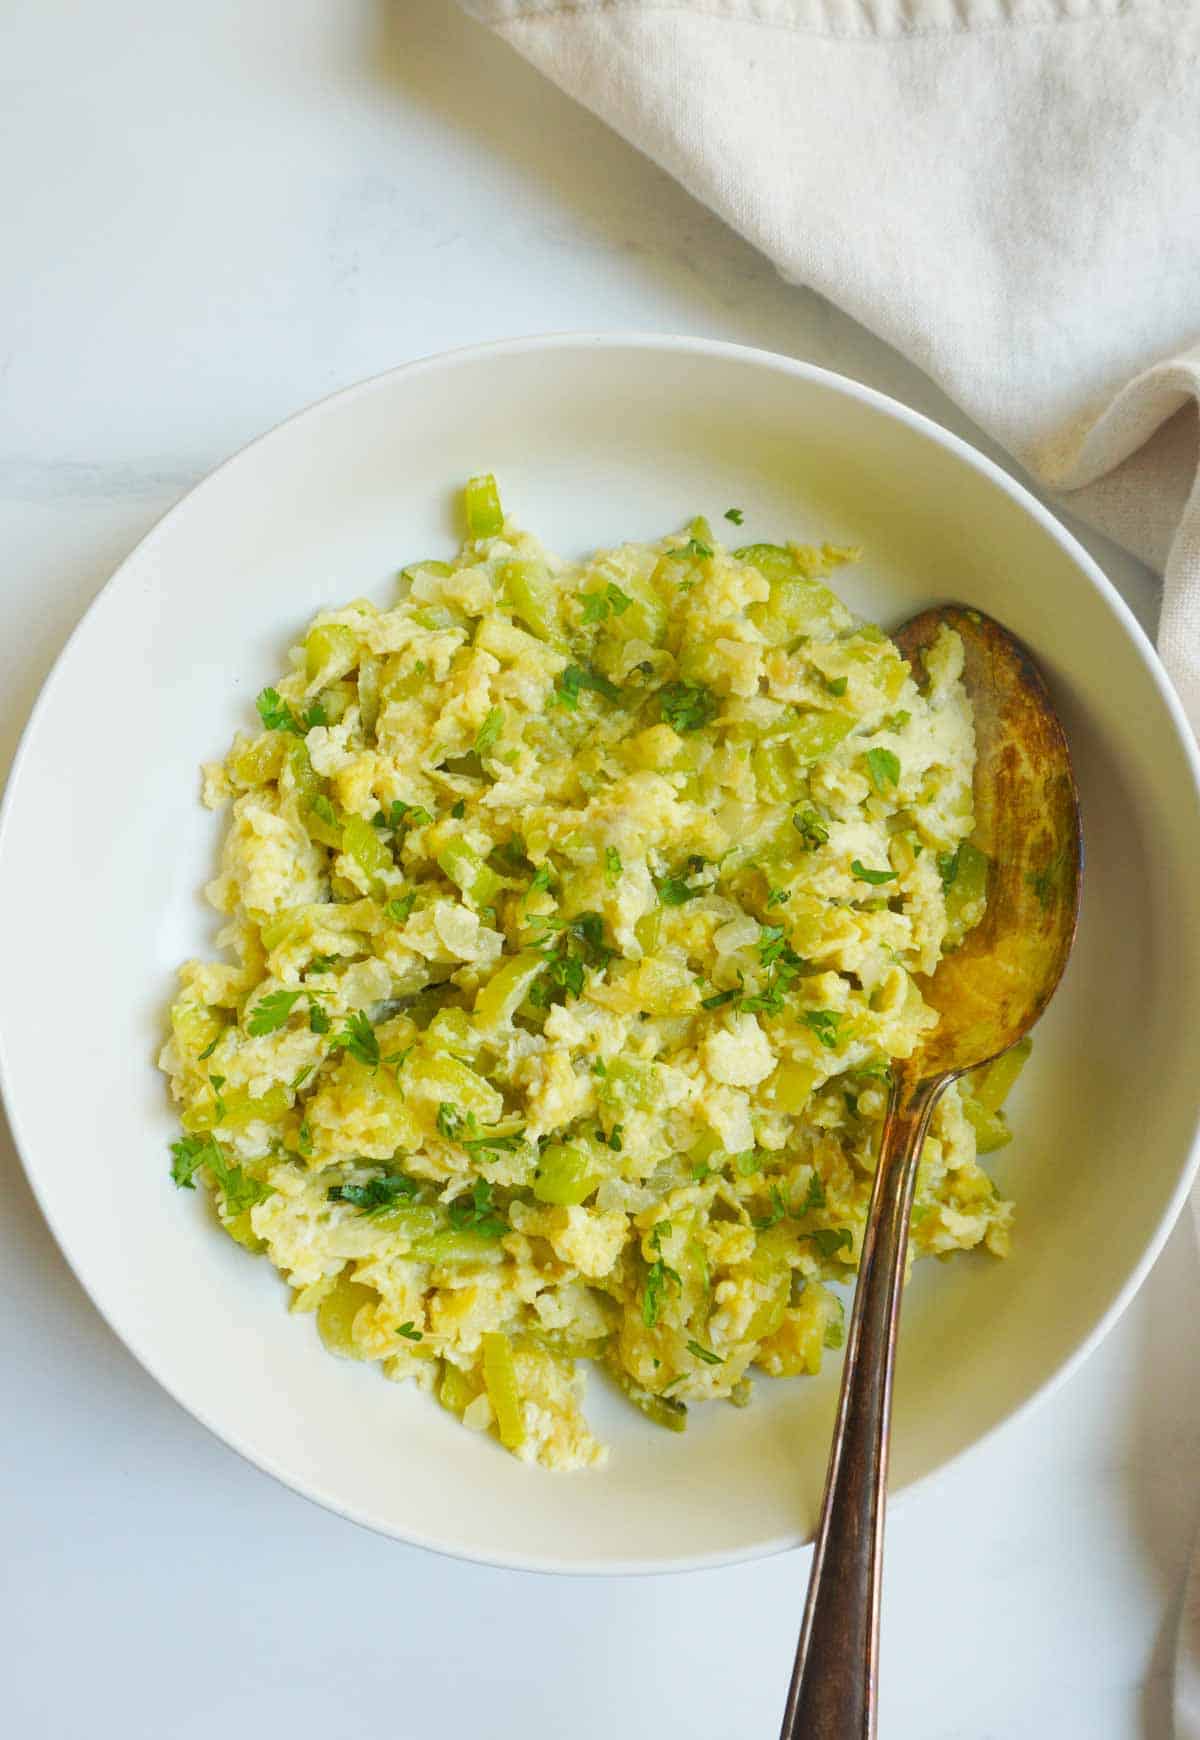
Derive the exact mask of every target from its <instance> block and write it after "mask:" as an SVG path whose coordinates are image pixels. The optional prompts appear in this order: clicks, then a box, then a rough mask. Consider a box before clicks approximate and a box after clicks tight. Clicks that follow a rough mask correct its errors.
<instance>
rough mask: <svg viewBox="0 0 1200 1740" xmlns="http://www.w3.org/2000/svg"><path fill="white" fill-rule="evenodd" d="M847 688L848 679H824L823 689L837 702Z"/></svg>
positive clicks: (848, 684)
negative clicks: (834, 697)
mask: <svg viewBox="0 0 1200 1740" xmlns="http://www.w3.org/2000/svg"><path fill="white" fill-rule="evenodd" d="M849 686H850V679H849V677H826V678H825V687H826V688H827V689H828V691H829V693H830V694H831V695H834V696H836V698H837V699H838V700H839V701H840V700H841V698H842V696H843V695H844V694H845V693H846V690H847V689H848V688H849Z"/></svg>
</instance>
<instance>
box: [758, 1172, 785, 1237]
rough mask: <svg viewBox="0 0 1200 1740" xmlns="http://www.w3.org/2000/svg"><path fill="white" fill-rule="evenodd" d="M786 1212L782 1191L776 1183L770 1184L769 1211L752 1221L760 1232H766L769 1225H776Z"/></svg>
mask: <svg viewBox="0 0 1200 1740" xmlns="http://www.w3.org/2000/svg"><path fill="white" fill-rule="evenodd" d="M786 1213H787V1203H786V1202H785V1201H784V1200H783V1192H782V1190H780V1188H779V1186H778V1185H777V1184H773V1185H772V1186H771V1212H770V1214H768V1215H764V1216H762V1217H761V1218H760V1219H758V1220H756V1221H755V1222H754V1225H755V1226H756V1227H757V1228H758V1230H759V1231H760V1232H766V1231H767V1229H768V1228H769V1227H773V1226H778V1224H779V1222H780V1221H781V1220H782V1219H783V1217H784V1215H785V1214H786Z"/></svg>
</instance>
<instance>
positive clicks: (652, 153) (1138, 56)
mask: <svg viewBox="0 0 1200 1740" xmlns="http://www.w3.org/2000/svg"><path fill="white" fill-rule="evenodd" d="M463 3H464V4H465V5H466V6H467V8H468V10H470V11H472V12H474V13H475V14H476V16H477V17H479V18H480V19H481V20H483V21H484V22H486V23H488V24H490V25H491V26H492V27H493V28H494V29H495V30H496V31H497V32H498V33H499V34H500V35H501V36H503V37H504V38H505V39H506V40H507V41H508V42H509V43H510V44H511V45H512V46H513V47H514V48H515V49H517V50H518V51H519V52H520V53H521V54H523V55H524V56H525V57H526V58H527V59H528V60H530V61H531V62H533V64H534V65H535V66H537V67H539V68H540V69H541V70H542V71H543V72H544V73H546V74H547V75H548V76H549V77H550V78H551V79H553V80H554V82H555V83H556V84H558V85H560V86H561V87H562V88H563V89H564V90H566V91H568V92H569V93H570V94H571V95H572V96H574V97H576V98H577V99H578V100H579V101H580V102H582V103H584V104H586V105H587V107H588V108H590V109H592V110H593V111H594V112H595V113H596V114H597V115H599V116H600V117H601V119H603V120H605V121H607V122H608V123H609V124H610V125H611V126H612V127H614V128H616V130H617V131H618V132H619V133H621V134H623V135H624V136H625V138H627V139H628V140H630V142H631V143H632V144H634V145H636V146H637V147H638V148H639V149H640V150H642V151H644V152H645V153H646V154H647V155H648V156H649V157H651V158H653V159H654V161H655V162H657V163H658V164H660V165H661V166H662V167H663V168H665V169H667V170H668V171H670V172H671V173H672V174H673V175H675V176H676V177H677V179H678V180H679V181H681V182H682V183H683V185H684V186H685V187H686V188H687V189H688V190H689V192H691V193H692V194H694V195H695V196H696V198H698V199H700V200H702V201H703V202H704V203H705V204H706V205H708V206H711V207H712V209H713V210H714V211H716V212H717V213H718V214H719V215H720V216H721V217H723V218H724V219H725V220H726V222H728V223H729V224H730V225H731V226H732V227H733V228H734V229H735V230H737V231H739V232H740V233H741V234H742V235H743V236H745V237H746V238H747V240H749V241H751V242H753V243H754V244H755V245H756V246H758V247H759V248H761V249H762V251H763V252H764V253H766V254H767V255H769V257H770V258H771V259H772V260H773V261H774V262H775V264H776V265H777V266H778V268H779V270H780V271H781V272H782V273H783V275H784V276H785V277H786V278H789V279H791V280H793V281H794V282H796V283H801V284H806V285H809V286H810V287H811V288H813V289H815V290H818V291H820V292H821V293H822V294H823V295H824V296H825V297H827V298H828V299H829V301H831V302H833V303H835V304H836V305H837V306H838V307H841V308H843V309H845V310H846V312H847V313H848V314H851V315H853V316H854V318H855V319H856V320H858V321H859V322H861V324H862V325H864V326H866V327H868V328H870V329H871V330H872V331H874V332H875V333H877V334H878V335H879V337H881V338H883V339H886V340H887V341H888V342H889V343H890V344H892V345H894V346H895V347H896V348H897V349H898V350H900V351H902V352H903V353H904V354H905V355H907V356H908V357H910V358H911V359H912V360H913V361H914V362H916V363H918V364H919V365H920V367H922V368H923V369H924V370H925V371H926V373H928V374H929V375H931V376H932V377H933V379H934V380H936V381H937V382H938V383H939V384H940V385H941V386H942V387H943V388H944V389H945V390H946V392H947V393H949V394H950V395H951V397H953V398H955V399H956V400H957V401H958V402H959V403H960V404H961V405H962V406H963V408H964V409H965V410H966V411H968V412H969V413H970V414H971V416H972V417H974V419H975V421H976V422H977V423H979V424H980V425H981V426H982V427H983V428H984V429H986V430H988V431H989V432H990V433H991V434H992V435H994V436H995V437H996V438H997V439H998V440H999V441H1000V442H1001V443H1002V444H1003V445H1004V446H1005V447H1007V449H1008V450H1009V452H1010V453H1012V454H1013V455H1014V457H1015V458H1016V459H1018V460H1019V461H1020V462H1021V464H1022V465H1024V466H1025V467H1026V469H1027V470H1028V471H1029V472H1030V473H1032V475H1033V476H1034V477H1035V478H1036V479H1037V480H1038V482H1039V483H1040V484H1042V485H1043V486H1045V487H1047V488H1049V489H1050V490H1052V491H1054V492H1063V493H1064V494H1066V495H1067V501H1066V505H1069V507H1070V509H1071V511H1072V512H1074V513H1076V514H1079V515H1080V516H1081V517H1082V518H1083V519H1086V520H1088V521H1090V522H1091V523H1092V524H1093V525H1095V526H1097V527H1099V528H1100V529H1101V530H1102V531H1104V532H1106V533H1107V534H1108V535H1109V536H1110V537H1112V538H1114V539H1116V541H1117V542H1118V543H1121V544H1123V545H1124V546H1125V547H1126V548H1127V549H1130V550H1132V551H1133V552H1134V553H1135V554H1136V555H1138V556H1140V557H1141V558H1142V559H1143V560H1144V561H1146V562H1147V563H1149V564H1150V565H1151V566H1152V567H1153V568H1156V569H1157V570H1158V571H1159V572H1160V573H1162V574H1163V578H1164V586H1163V606H1162V615H1161V620H1160V624H1159V651H1160V653H1161V655H1162V658H1163V661H1164V663H1165V664H1166V666H1167V669H1168V670H1169V671H1170V673H1171V675H1172V677H1173V678H1174V681H1175V684H1176V686H1177V688H1178V690H1179V692H1180V695H1181V696H1182V698H1183V703H1184V706H1185V708H1186V709H1187V711H1188V714H1189V717H1190V719H1191V721H1192V725H1193V727H1194V728H1195V729H1196V730H1197V732H1200V439H1198V423H1200V419H1198V417H1197V406H1198V404H1200V0H463ZM1067 492H1069V494H1068V493H1067ZM1193 1205H1194V1207H1195V1208H1196V1210H1197V1216H1198V1222H1200V1196H1197V1197H1194V1198H1193ZM1185 1606H1186V1611H1185V1614H1184V1618H1183V1623H1182V1626H1181V1633H1180V1646H1179V1666H1178V1675H1177V1686H1176V1692H1177V1697H1176V1706H1177V1708H1176V1740H1200V1559H1198V1561H1197V1565H1196V1568H1195V1570H1194V1572H1193V1576H1192V1583H1191V1586H1190V1591H1189V1595H1188V1598H1187V1601H1186V1603H1185Z"/></svg>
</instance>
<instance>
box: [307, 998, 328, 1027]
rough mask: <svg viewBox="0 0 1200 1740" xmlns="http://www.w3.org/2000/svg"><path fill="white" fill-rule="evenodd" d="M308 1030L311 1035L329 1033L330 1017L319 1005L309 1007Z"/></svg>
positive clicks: (311, 1004) (313, 1004)
mask: <svg viewBox="0 0 1200 1740" xmlns="http://www.w3.org/2000/svg"><path fill="white" fill-rule="evenodd" d="M308 1030H309V1032H310V1033H328V1032H329V1017H328V1015H327V1014H326V1013H325V1011H324V1009H322V1007H321V1005H320V1004H319V1003H310V1004H309V1005H308Z"/></svg>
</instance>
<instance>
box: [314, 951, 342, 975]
mask: <svg viewBox="0 0 1200 1740" xmlns="http://www.w3.org/2000/svg"><path fill="white" fill-rule="evenodd" d="M336 965H337V956H336V955H314V956H313V958H312V960H311V961H309V963H308V970H309V972H310V973H331V972H332V971H333V969H334V967H335V966H336Z"/></svg>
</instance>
